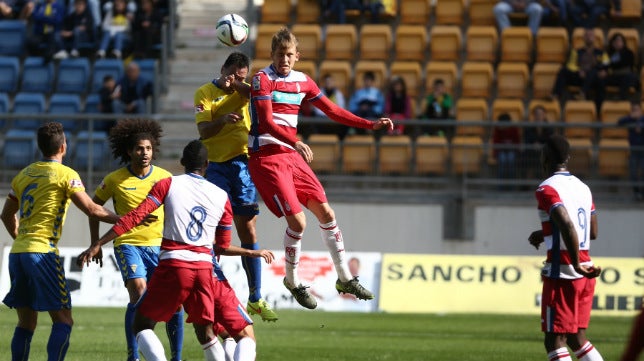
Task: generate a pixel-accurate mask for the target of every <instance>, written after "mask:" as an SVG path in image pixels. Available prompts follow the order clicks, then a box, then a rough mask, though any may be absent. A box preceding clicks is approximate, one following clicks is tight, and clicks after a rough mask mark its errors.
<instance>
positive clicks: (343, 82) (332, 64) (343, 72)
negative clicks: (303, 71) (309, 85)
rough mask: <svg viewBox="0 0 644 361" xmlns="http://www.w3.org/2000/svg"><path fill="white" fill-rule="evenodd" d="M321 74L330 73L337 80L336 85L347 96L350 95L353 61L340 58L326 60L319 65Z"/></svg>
mask: <svg viewBox="0 0 644 361" xmlns="http://www.w3.org/2000/svg"><path fill="white" fill-rule="evenodd" d="M319 74H320V76H324V75H326V74H330V75H331V76H332V77H333V80H334V81H335V85H336V87H337V88H338V89H340V91H341V92H342V94H344V95H345V97H347V96H348V94H350V93H349V88H350V87H351V82H352V79H353V70H352V69H351V63H349V62H348V61H339V60H324V61H322V62H321V63H320V67H319Z"/></svg>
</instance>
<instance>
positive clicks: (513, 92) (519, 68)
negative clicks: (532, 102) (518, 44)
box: [496, 62, 530, 98]
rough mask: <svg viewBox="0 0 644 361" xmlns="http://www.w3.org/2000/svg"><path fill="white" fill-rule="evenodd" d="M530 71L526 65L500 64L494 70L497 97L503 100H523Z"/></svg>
mask: <svg viewBox="0 0 644 361" xmlns="http://www.w3.org/2000/svg"><path fill="white" fill-rule="evenodd" d="M529 80H530V71H529V70H528V64H526V63H507V62H502V63H500V64H499V67H498V68H497V69H496V83H497V95H496V96H498V97H503V98H525V97H526V95H527V91H528V82H529Z"/></svg>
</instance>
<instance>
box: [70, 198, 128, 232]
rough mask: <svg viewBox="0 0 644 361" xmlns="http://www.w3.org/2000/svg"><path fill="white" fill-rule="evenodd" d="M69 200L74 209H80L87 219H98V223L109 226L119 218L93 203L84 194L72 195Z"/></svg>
mask: <svg viewBox="0 0 644 361" xmlns="http://www.w3.org/2000/svg"><path fill="white" fill-rule="evenodd" d="M71 198H72V202H74V204H75V205H76V207H78V209H80V210H81V211H82V212H83V213H85V214H86V215H87V216H88V217H93V218H96V219H98V220H99V221H102V222H105V223H111V224H114V223H116V222H118V220H119V216H117V215H116V214H114V212H112V211H110V210H109V209H106V208H105V207H103V206H100V205H98V204H96V203H94V202H93V201H92V199H91V198H90V197H89V196H88V195H87V193H85V192H76V193H73V194H72V196H71Z"/></svg>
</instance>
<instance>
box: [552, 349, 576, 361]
mask: <svg viewBox="0 0 644 361" xmlns="http://www.w3.org/2000/svg"><path fill="white" fill-rule="evenodd" d="M548 359H549V360H550V361H572V357H570V353H569V352H568V349H567V348H566V347H561V348H558V349H556V350H554V351H552V352H550V353H548Z"/></svg>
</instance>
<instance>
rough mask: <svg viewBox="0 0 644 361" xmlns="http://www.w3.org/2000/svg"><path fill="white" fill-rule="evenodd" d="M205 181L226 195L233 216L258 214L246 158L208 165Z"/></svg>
mask: <svg viewBox="0 0 644 361" xmlns="http://www.w3.org/2000/svg"><path fill="white" fill-rule="evenodd" d="M206 179H208V181H210V183H212V184H214V185H216V186H217V187H219V188H221V189H223V190H225V191H226V193H228V198H229V199H230V205H231V206H232V208H233V215H236V216H254V215H258V214H259V206H258V205H257V189H255V184H254V183H253V181H252V180H251V179H250V173H248V157H246V155H240V156H237V157H235V158H233V159H231V160H229V161H226V162H222V163H217V162H210V163H208V169H206Z"/></svg>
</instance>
